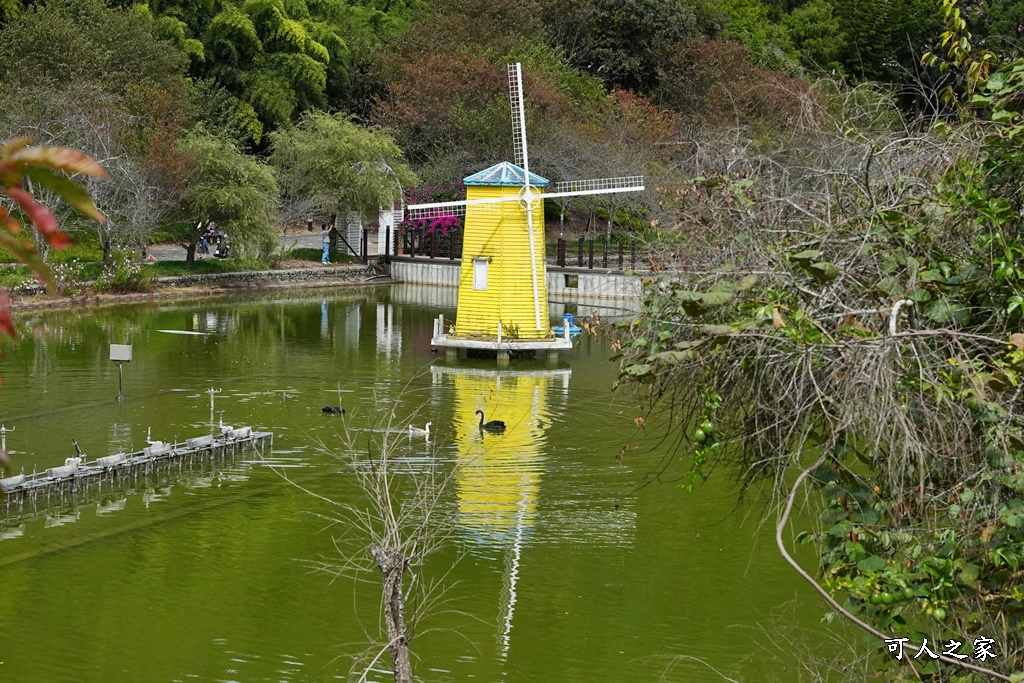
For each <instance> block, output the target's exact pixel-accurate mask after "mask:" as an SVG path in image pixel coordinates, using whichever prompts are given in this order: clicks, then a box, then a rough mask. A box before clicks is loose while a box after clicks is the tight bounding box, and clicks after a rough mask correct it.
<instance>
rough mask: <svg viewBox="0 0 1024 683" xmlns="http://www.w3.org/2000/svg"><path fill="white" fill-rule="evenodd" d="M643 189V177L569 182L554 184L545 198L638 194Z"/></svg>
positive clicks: (634, 176)
mask: <svg viewBox="0 0 1024 683" xmlns="http://www.w3.org/2000/svg"><path fill="white" fill-rule="evenodd" d="M643 189H644V177H643V176H639V175H633V176H622V177H620V178H594V179H592V180H569V181H566V182H561V183H555V184H554V185H552V186H551V188H550V190H551V191H550V192H549V193H546V194H545V196H547V197H551V196H552V195H559V196H561V197H567V196H569V195H568V193H571V192H578V193H580V194H598V193H605V192H640V191H642V190H643Z"/></svg>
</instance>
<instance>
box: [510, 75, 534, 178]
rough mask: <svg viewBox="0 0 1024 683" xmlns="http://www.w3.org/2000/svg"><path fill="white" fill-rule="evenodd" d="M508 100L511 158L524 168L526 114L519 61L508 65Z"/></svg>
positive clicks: (525, 159)
mask: <svg viewBox="0 0 1024 683" xmlns="http://www.w3.org/2000/svg"><path fill="white" fill-rule="evenodd" d="M508 101H509V105H510V107H511V109H512V158H513V161H514V162H515V164H516V166H522V167H523V168H526V164H527V163H529V161H528V159H527V156H526V114H525V110H524V108H523V69H522V65H521V64H520V63H519V62H516V63H515V64H509V65H508Z"/></svg>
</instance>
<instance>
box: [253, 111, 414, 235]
mask: <svg viewBox="0 0 1024 683" xmlns="http://www.w3.org/2000/svg"><path fill="white" fill-rule="evenodd" d="M270 163H271V164H272V165H273V166H274V167H275V168H276V169H277V171H278V177H279V178H280V181H281V186H282V188H283V189H284V191H285V192H287V193H289V194H291V195H292V196H296V197H308V198H310V199H312V200H314V201H315V202H316V204H317V206H318V207H319V209H320V210H322V211H323V212H325V213H328V214H340V213H342V212H343V211H345V210H348V209H352V210H358V211H360V212H362V214H363V215H364V216H366V217H368V218H370V219H374V218H376V216H377V214H378V211H379V209H380V207H382V206H387V207H390V206H392V205H393V204H395V203H398V202H399V201H400V199H401V194H400V193H401V188H402V187H404V186H406V185H411V184H413V183H414V182H415V176H414V175H413V174H412V171H410V170H409V168H408V166H406V165H405V162H404V160H403V157H402V152H401V150H400V149H399V148H398V146H397V145H396V144H395V142H394V140H392V139H391V137H390V136H388V135H387V134H385V133H383V132H380V131H377V130H373V129H369V128H363V127H361V126H358V125H357V124H355V123H354V122H353V121H352V120H350V119H349V118H348V117H346V116H343V115H334V116H332V115H330V114H326V113H322V112H310V113H308V114H305V115H304V116H303V117H302V118H301V119H300V120H299V122H298V123H297V124H296V125H295V126H292V127H290V128H287V129H284V130H279V131H275V132H274V133H272V134H271V154H270Z"/></svg>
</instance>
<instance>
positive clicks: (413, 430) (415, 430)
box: [409, 422, 434, 436]
mask: <svg viewBox="0 0 1024 683" xmlns="http://www.w3.org/2000/svg"><path fill="white" fill-rule="evenodd" d="M432 424H434V423H433V422H428V423H427V428H426V429H420V428H419V427H414V426H412V425H409V436H430V425H432Z"/></svg>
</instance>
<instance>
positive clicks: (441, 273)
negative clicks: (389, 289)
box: [388, 258, 462, 287]
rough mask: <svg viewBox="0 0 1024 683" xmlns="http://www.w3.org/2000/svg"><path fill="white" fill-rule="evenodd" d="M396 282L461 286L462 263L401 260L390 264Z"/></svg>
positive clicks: (391, 273)
mask: <svg viewBox="0 0 1024 683" xmlns="http://www.w3.org/2000/svg"><path fill="white" fill-rule="evenodd" d="M388 267H389V270H390V275H391V279H392V280H394V281H395V282H415V283H416V284H421V285H442V286H444V287H458V286H459V270H460V269H461V268H462V262H461V261H451V260H444V259H435V260H433V261H407V260H403V259H399V258H395V259H393V260H392V261H391V262H390V263H389V264H388Z"/></svg>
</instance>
